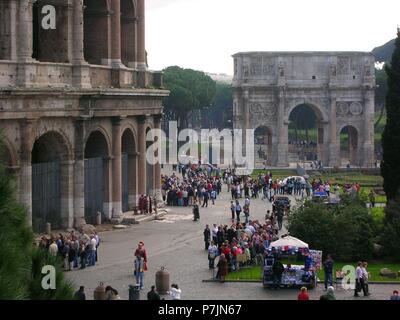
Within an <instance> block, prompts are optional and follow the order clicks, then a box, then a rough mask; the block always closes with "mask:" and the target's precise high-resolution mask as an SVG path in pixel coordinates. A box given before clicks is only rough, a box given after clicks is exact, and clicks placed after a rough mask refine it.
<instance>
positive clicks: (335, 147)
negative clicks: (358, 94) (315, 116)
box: [329, 93, 340, 167]
mask: <svg viewBox="0 0 400 320" xmlns="http://www.w3.org/2000/svg"><path fill="white" fill-rule="evenodd" d="M329 136H330V145H329V166H330V167H339V166H340V144H339V142H338V133H337V125H336V96H335V95H334V94H333V93H332V94H331V110H330V131H329Z"/></svg>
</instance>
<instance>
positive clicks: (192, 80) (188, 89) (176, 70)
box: [164, 66, 216, 130]
mask: <svg viewBox="0 0 400 320" xmlns="http://www.w3.org/2000/svg"><path fill="white" fill-rule="evenodd" d="M164 84H165V87H166V88H167V89H168V90H170V91H171V94H170V96H169V97H167V98H166V99H165V101H164V105H165V107H166V109H167V110H168V111H170V112H172V113H174V114H175V117H176V120H178V126H179V129H180V130H181V129H183V128H186V127H187V120H188V115H189V114H190V112H192V111H194V110H198V109H202V108H205V107H209V106H210V105H211V103H212V102H213V99H214V96H215V92H216V86H215V81H214V80H212V79H211V78H210V77H209V76H208V75H206V74H205V73H204V72H201V71H196V70H192V69H182V68H180V67H177V66H173V67H168V68H166V69H165V70H164Z"/></svg>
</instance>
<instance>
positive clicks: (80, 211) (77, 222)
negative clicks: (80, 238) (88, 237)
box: [74, 120, 86, 229]
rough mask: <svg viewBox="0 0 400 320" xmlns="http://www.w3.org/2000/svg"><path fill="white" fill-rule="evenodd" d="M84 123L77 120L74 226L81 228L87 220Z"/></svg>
mask: <svg viewBox="0 0 400 320" xmlns="http://www.w3.org/2000/svg"><path fill="white" fill-rule="evenodd" d="M84 125H85V122H84V121H82V120H78V121H76V122H75V162H74V227H75V228H77V229H78V228H80V227H81V226H82V225H85V224H86V221H85V160H84V152H85V146H84Z"/></svg>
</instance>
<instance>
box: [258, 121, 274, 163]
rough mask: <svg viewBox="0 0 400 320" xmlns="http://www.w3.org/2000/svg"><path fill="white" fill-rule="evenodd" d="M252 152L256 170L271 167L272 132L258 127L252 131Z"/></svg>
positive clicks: (263, 127)
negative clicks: (266, 166)
mask: <svg viewBox="0 0 400 320" xmlns="http://www.w3.org/2000/svg"><path fill="white" fill-rule="evenodd" d="M254 150H255V157H254V159H255V165H256V168H259V167H260V168H263V167H264V166H265V165H272V131H271V129H269V128H267V127H265V126H260V127H258V128H257V129H256V130H255V131H254Z"/></svg>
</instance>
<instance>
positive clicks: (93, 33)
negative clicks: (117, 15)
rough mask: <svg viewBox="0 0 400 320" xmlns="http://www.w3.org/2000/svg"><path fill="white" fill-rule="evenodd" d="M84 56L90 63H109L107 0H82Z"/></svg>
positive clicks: (108, 4)
mask: <svg viewBox="0 0 400 320" xmlns="http://www.w3.org/2000/svg"><path fill="white" fill-rule="evenodd" d="M84 8H85V11H84V23H83V25H84V56H85V60H86V61H87V62H89V63H90V64H99V65H100V64H103V65H108V64H109V61H108V60H109V58H110V56H111V45H110V44H111V41H110V39H111V9H110V2H109V1H108V0H84Z"/></svg>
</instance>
